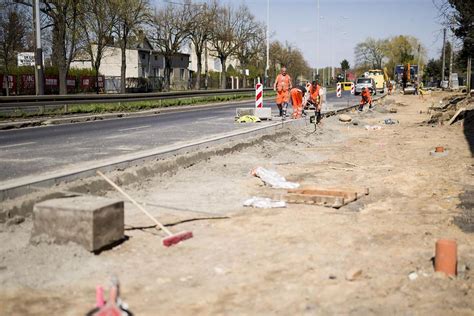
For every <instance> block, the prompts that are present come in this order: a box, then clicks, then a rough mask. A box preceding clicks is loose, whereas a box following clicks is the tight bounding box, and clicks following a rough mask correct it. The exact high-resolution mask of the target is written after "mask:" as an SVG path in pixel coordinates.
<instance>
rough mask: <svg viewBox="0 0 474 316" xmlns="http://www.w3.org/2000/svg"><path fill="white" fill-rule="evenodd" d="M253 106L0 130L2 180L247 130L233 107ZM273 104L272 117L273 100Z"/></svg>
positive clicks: (332, 101)
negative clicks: (237, 121)
mask: <svg viewBox="0 0 474 316" xmlns="http://www.w3.org/2000/svg"><path fill="white" fill-rule="evenodd" d="M358 99H359V98H357V97H354V96H351V95H350V93H348V92H345V93H344V95H343V97H342V98H336V97H335V94H334V93H331V94H329V95H328V103H329V105H331V106H334V107H335V108H338V107H345V106H347V105H351V104H354V103H356V102H357V100H358ZM252 106H254V105H253V103H251V102H249V103H245V104H242V103H240V104H228V105H223V106H219V107H215V108H207V109H196V110H192V111H183V112H173V113H163V114H159V115H154V116H145V117H134V118H122V119H113V120H104V121H93V122H86V123H76V124H65V125H54V126H44V127H35V128H25V129H17V130H7V131H0V181H7V180H13V179H17V178H20V177H26V176H31V175H39V174H42V173H45V172H50V171H55V170H60V169H64V168H68V166H73V165H75V164H77V163H81V162H91V161H95V160H101V159H105V158H111V157H117V156H120V155H123V154H127V153H131V152H138V151H143V150H150V149H154V148H157V147H160V146H164V145H170V144H175V143H179V142H189V141H191V140H193V139H199V138H203V137H208V136H212V135H216V134H221V133H226V132H232V131H236V130H243V129H248V128H249V125H248V124H238V123H235V122H234V115H235V109H236V108H241V107H252ZM271 107H272V110H273V112H274V114H275V115H276V114H277V108H276V106H275V103H274V102H271ZM261 124H269V123H266V122H263V123H261ZM250 127H254V125H252V126H250Z"/></svg>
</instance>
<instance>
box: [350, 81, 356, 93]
mask: <svg viewBox="0 0 474 316" xmlns="http://www.w3.org/2000/svg"><path fill="white" fill-rule="evenodd" d="M354 93H355V85H354V83H353V82H351V94H354Z"/></svg>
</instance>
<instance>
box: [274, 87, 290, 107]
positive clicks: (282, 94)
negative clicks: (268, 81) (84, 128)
mask: <svg viewBox="0 0 474 316" xmlns="http://www.w3.org/2000/svg"><path fill="white" fill-rule="evenodd" d="M289 101H290V94H289V93H288V91H285V90H282V91H278V92H277V97H276V104H283V103H288V102H289Z"/></svg>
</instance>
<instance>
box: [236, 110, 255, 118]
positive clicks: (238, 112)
mask: <svg viewBox="0 0 474 316" xmlns="http://www.w3.org/2000/svg"><path fill="white" fill-rule="evenodd" d="M245 115H255V108H237V109H235V118H236V119H238V118H240V117H242V116H245Z"/></svg>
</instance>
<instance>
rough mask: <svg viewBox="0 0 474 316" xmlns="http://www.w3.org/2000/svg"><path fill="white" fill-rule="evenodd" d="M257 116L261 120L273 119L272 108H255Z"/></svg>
mask: <svg viewBox="0 0 474 316" xmlns="http://www.w3.org/2000/svg"><path fill="white" fill-rule="evenodd" d="M255 116H256V117H258V118H259V119H261V120H271V119H272V109H271V108H255Z"/></svg>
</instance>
